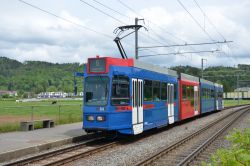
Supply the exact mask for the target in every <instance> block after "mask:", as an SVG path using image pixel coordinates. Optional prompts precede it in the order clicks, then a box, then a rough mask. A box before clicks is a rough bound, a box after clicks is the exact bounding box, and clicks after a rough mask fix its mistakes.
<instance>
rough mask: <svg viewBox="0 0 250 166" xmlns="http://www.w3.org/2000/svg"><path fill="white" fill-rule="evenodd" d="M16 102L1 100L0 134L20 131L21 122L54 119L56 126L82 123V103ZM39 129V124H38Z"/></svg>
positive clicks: (59, 101) (60, 101) (75, 101)
mask: <svg viewBox="0 0 250 166" xmlns="http://www.w3.org/2000/svg"><path fill="white" fill-rule="evenodd" d="M52 101H53V100H50V101H40V102H20V103H18V102H16V101H14V100H0V132H8V131H16V130H19V127H20V126H19V123H20V121H25V120H32V119H34V120H37V119H53V120H54V121H55V122H56V124H57V125H58V124H67V123H74V122H80V121H82V101H77V100H74V101H62V100H58V101H57V103H56V104H51V102H52ZM36 126H37V127H38V128H39V126H40V125H39V124H36Z"/></svg>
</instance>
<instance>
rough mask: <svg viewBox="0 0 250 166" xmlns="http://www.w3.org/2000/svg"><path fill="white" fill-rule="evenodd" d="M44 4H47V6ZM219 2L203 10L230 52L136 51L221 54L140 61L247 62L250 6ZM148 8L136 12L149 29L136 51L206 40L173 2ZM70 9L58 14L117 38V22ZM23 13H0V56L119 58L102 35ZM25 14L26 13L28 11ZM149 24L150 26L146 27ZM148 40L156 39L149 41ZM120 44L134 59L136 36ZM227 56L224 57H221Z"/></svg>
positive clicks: (110, 41) (77, 59) (196, 11)
mask: <svg viewBox="0 0 250 166" xmlns="http://www.w3.org/2000/svg"><path fill="white" fill-rule="evenodd" d="M46 2H47V3H49V2H48V1H46ZM159 2H160V1H159ZM115 3H116V4H115ZM115 3H114V4H112V5H113V7H114V8H116V7H117V8H118V10H121V11H122V12H123V13H124V14H125V15H127V16H128V17H132V18H133V17H135V14H134V13H133V12H131V11H123V10H124V8H121V9H119V6H118V5H117V2H115ZM139 3H140V2H134V1H132V2H131V4H134V5H136V6H137V7H139ZM160 3H163V2H160ZM185 3H188V2H185ZM221 3H222V4H223V3H224V4H223V5H217V6H215V5H216V3H215V2H214V5H211V4H210V5H205V6H202V7H203V9H204V11H205V12H206V14H207V15H208V16H209V18H210V20H212V21H213V23H214V24H215V25H216V27H217V29H218V31H220V32H221V33H222V34H223V35H224V36H225V37H226V39H227V40H233V41H234V42H233V43H230V44H228V45H229V46H230V49H229V47H228V45H226V44H225V45H223V46H219V47H217V46H215V45H214V46H211V45H206V46H200V47H197V46H192V47H176V48H158V49H152V50H151V51H149V50H144V51H140V55H148V54H157V53H158V54H159V53H170V52H182V51H191V50H215V49H220V50H222V51H223V52H224V53H216V54H213V55H211V53H207V54H206V53H204V54H185V55H168V56H164V55H163V56H156V57H151V58H141V60H142V61H146V62H149V63H154V64H158V65H161V66H175V65H192V66H196V67H200V59H201V58H202V57H203V58H206V59H208V61H207V65H208V66H213V65H226V66H232V65H235V64H237V63H250V59H249V53H250V47H249V43H250V22H249V21H248V18H249V17H248V16H249V15H250V12H249V10H248V9H249V7H250V3H249V2H247V1H244V0H242V3H240V2H239V3H237V4H236V5H235V3H233V4H232V5H230V3H227V1H223V2H221ZM152 4H153V5H152ZM152 4H151V5H150V2H147V3H145V4H144V5H143V7H142V8H140V9H139V10H137V11H138V12H139V14H140V15H142V16H144V18H146V21H145V26H147V28H148V30H149V31H148V32H146V31H144V30H143V29H141V30H140V35H139V44H140V46H147V45H162V44H166V45H167V44H176V43H178V44H183V43H185V42H184V41H186V42H188V43H197V42H207V41H209V38H208V37H207V36H206V35H205V34H204V32H203V31H202V30H201V29H200V28H199V27H198V26H197V25H196V24H195V23H194V22H193V20H192V19H191V18H190V17H189V16H188V15H187V13H186V12H185V11H184V10H182V9H181V8H180V6H179V8H178V7H177V4H175V5H174V3H173V2H171V3H170V5H172V6H174V7H173V9H171V6H168V7H166V6H164V5H161V6H159V5H157V4H159V3H152ZM3 5H6V4H3ZM187 5H188V9H189V10H190V12H191V13H192V14H193V15H194V16H195V18H196V19H197V20H198V21H199V22H200V24H201V25H203V22H204V19H203V16H202V14H201V12H200V11H199V9H198V8H197V7H195V6H192V5H191V6H190V5H189V4H187ZM7 6H8V5H7ZM45 6H46V5H45ZM47 6H48V4H47ZM59 6H60V5H59ZM74 7H75V6H74ZM111 7H112V6H111ZM113 7H112V8H113ZM50 8H53V7H50ZM66 8H67V6H66ZM69 8H70V7H69ZM72 8H73V7H71V8H70V9H71V10H66V9H65V8H60V9H58V10H57V12H56V13H58V15H60V16H61V17H63V18H65V19H67V20H71V21H72V22H74V23H77V24H80V25H82V26H87V27H90V28H92V29H95V30H96V31H99V32H102V33H105V34H109V35H111V36H113V37H114V38H115V34H112V32H113V30H114V29H115V28H116V27H117V26H121V24H120V23H119V22H116V21H114V20H113V19H111V18H108V17H106V16H103V15H102V14H101V13H98V12H97V11H95V10H90V9H89V8H87V7H86V6H85V7H84V5H82V4H81V8H80V7H78V6H77V7H75V10H78V11H80V10H81V9H82V12H81V14H79V13H78V15H77V14H76V13H75V11H74V10H72ZM0 9H1V7H0ZM25 9H26V8H24V6H22V8H18V10H17V11H16V12H15V11H14V12H13V11H9V10H7V9H6V10H4V14H3V15H0V47H1V49H0V56H6V57H10V58H14V59H17V60H20V61H25V60H43V61H50V62H59V63H63V62H80V63H82V62H86V60H87V58H88V57H93V56H95V55H96V54H99V55H104V56H113V57H120V55H119V51H118V49H117V47H116V45H115V43H114V42H113V39H112V38H106V37H103V36H102V35H100V34H97V33H92V32H90V31H87V30H85V29H84V28H82V27H79V26H76V25H73V24H71V23H69V22H65V21H63V20H60V19H56V18H54V17H51V16H48V15H46V14H43V13H42V14H41V13H40V12H39V11H36V10H27V11H23V10H25ZM27 9H30V8H29V7H27ZM45 9H46V7H45ZM89 11H91V12H89ZM107 12H110V11H107ZM93 13H95V14H93ZM17 16H18V17H17ZM113 16H114V17H116V18H118V19H121V20H123V21H125V22H128V24H130V23H133V20H132V21H131V20H127V19H125V18H123V17H122V16H118V15H115V14H114V15H113ZM147 19H149V20H151V21H153V22H154V23H152V22H148V21H147ZM205 21H206V24H205V26H206V31H207V32H208V33H209V34H210V35H211V36H212V37H213V38H214V39H215V40H216V41H217V40H220V41H222V40H223V39H222V38H221V36H220V35H219V34H218V33H217V32H216V31H215V30H214V28H213V27H212V26H211V25H209V23H208V20H205ZM140 23H142V22H140ZM156 25H157V26H156ZM152 38H153V39H154V40H152ZM180 38H181V39H180ZM122 43H123V45H124V48H125V49H126V52H127V55H128V56H129V57H134V35H131V36H129V37H127V38H125V39H123V40H122ZM225 53H227V54H226V55H225Z"/></svg>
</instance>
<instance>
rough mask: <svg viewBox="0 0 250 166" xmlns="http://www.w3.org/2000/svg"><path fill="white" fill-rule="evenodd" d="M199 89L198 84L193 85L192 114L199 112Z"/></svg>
mask: <svg viewBox="0 0 250 166" xmlns="http://www.w3.org/2000/svg"><path fill="white" fill-rule="evenodd" d="M198 108H199V89H198V86H194V115H198V114H199V110H198Z"/></svg>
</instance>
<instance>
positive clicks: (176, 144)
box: [134, 106, 249, 166]
mask: <svg viewBox="0 0 250 166" xmlns="http://www.w3.org/2000/svg"><path fill="white" fill-rule="evenodd" d="M231 108H235V107H231ZM245 109H249V106H247V107H244V108H240V109H239V110H237V111H234V112H233V113H231V114H227V115H225V116H223V117H221V118H219V119H217V120H215V121H213V122H211V123H210V124H209V125H207V126H205V127H203V128H202V129H200V130H198V131H195V132H194V133H191V134H189V135H187V136H185V137H184V138H183V139H181V140H179V141H176V142H174V143H172V144H170V145H168V146H165V147H163V148H161V149H159V150H158V151H157V152H155V153H153V154H152V155H151V156H149V157H147V158H145V159H143V160H141V161H139V162H138V163H136V164H134V166H142V165H150V164H151V163H152V162H154V161H156V160H157V159H159V158H160V157H161V156H163V155H165V154H167V153H169V152H170V151H172V150H174V149H176V148H178V147H179V146H180V145H182V144H184V143H185V142H187V141H189V140H191V139H192V138H194V137H195V136H198V135H200V134H201V133H203V132H205V131H207V130H208V129H210V128H211V127H213V126H215V125H216V124H217V123H218V122H220V121H221V120H223V119H225V118H228V117H230V116H232V115H234V114H236V113H237V112H238V111H241V110H245Z"/></svg>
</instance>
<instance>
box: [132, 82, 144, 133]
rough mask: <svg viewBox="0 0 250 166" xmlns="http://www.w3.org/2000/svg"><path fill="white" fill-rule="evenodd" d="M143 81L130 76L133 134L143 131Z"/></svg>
mask: <svg viewBox="0 0 250 166" xmlns="http://www.w3.org/2000/svg"><path fill="white" fill-rule="evenodd" d="M142 91H143V81H142V80H141V79H137V78H132V125H133V131H134V134H140V133H142V132H143V92H142Z"/></svg>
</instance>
